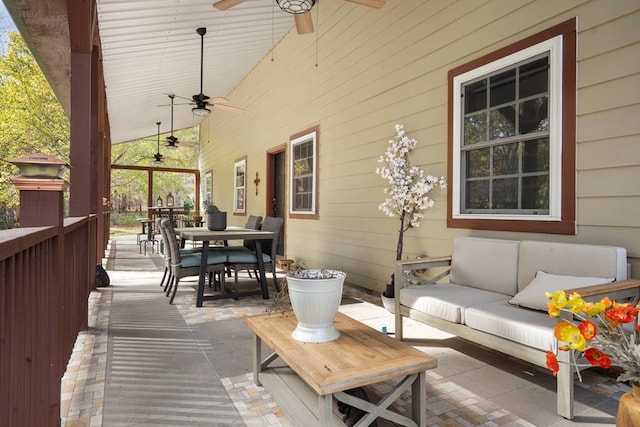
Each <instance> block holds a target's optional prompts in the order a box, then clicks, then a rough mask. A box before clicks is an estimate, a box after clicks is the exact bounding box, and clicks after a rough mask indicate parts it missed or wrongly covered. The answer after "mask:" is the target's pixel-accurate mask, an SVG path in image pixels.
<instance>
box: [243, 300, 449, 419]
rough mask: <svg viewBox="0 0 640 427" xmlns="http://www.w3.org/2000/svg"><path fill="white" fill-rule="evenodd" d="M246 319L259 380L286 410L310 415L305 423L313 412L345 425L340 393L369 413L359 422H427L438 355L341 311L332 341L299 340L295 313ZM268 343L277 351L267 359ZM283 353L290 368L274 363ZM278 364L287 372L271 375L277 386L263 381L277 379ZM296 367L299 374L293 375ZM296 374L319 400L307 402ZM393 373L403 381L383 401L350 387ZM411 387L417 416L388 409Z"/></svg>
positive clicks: (305, 416) (299, 416)
mask: <svg viewBox="0 0 640 427" xmlns="http://www.w3.org/2000/svg"><path fill="white" fill-rule="evenodd" d="M246 321H247V325H248V326H249V329H251V331H252V332H253V334H254V338H253V343H254V352H253V378H254V381H255V383H256V384H257V385H263V384H262V382H264V383H265V384H264V385H265V387H267V389H269V391H270V392H271V394H272V395H273V397H274V398H275V399H276V401H278V403H280V402H283V403H284V405H283V406H286V407H287V408H283V409H284V410H285V412H287V409H288V412H287V414H288V415H293V416H294V418H296V419H298V420H300V419H302V420H304V421H305V423H304V425H309V424H308V422H309V421H310V420H309V414H312V415H313V416H314V418H315V419H317V420H318V425H320V426H323V427H325V426H333V425H344V424H341V421H340V419H339V418H338V417H336V416H335V415H334V414H333V399H332V397H335V398H336V399H337V400H339V401H341V402H344V403H347V404H349V405H351V406H353V407H356V408H359V409H362V410H363V411H365V412H368V414H367V415H366V416H365V417H363V418H362V419H361V420H360V421H359V422H358V423H357V424H356V426H361V425H362V426H368V425H369V424H370V423H371V422H372V421H373V420H375V419H376V418H377V417H381V418H385V419H388V420H390V421H393V422H395V423H397V424H400V425H404V426H420V427H424V426H426V390H425V386H426V384H425V371H426V370H427V369H432V368H435V367H436V366H437V361H436V359H435V358H434V357H432V356H430V355H428V354H426V353H424V352H422V351H420V350H417V349H415V348H413V347H411V346H410V345H407V344H405V343H403V342H401V341H398V340H396V339H393V338H391V337H388V336H387V335H386V334H383V333H381V332H379V331H377V330H375V329H373V328H371V327H369V326H366V325H364V324H362V323H360V322H358V321H356V320H354V319H352V318H350V317H349V316H346V315H344V314H342V313H338V315H337V316H336V318H335V324H336V328H337V329H338V331H340V337H339V338H338V339H337V340H335V341H331V342H327V343H304V342H301V341H297V340H295V339H293V338H292V337H291V333H292V332H293V330H294V329H295V327H296V323H297V321H296V318H295V315H294V314H293V313H284V314H282V313H280V314H264V315H260V316H252V317H248V318H247V319H246ZM262 342H264V343H266V344H267V345H268V346H269V347H270V348H271V349H272V350H273V353H272V354H271V355H269V356H268V357H267V358H266V359H265V360H263V361H262V360H261V347H262ZM278 357H279V358H280V359H281V360H282V361H283V362H284V363H286V364H287V365H288V369H286V368H282V367H281V368H268V366H269V365H270V364H271V363H272V362H273V361H274V360H276V359H277V358H278ZM277 369H280V372H284V373H283V374H278V373H277V372H276V373H275V375H276V376H279V377H280V378H279V379H278V380H277V381H275V382H273V380H269V382H271V383H272V386H271V387H270V386H269V384H267V381H261V377H262V380H266V378H267V377H270V378H272V377H273V375H274V371H276V370H277ZM283 369H286V371H283ZM289 369H290V371H289ZM291 371H292V372H293V373H295V374H296V375H292V374H291ZM286 372H289V374H288V375H287V373H286ZM295 377H299V378H301V379H302V380H303V381H304V383H305V384H306V386H307V387H308V388H310V389H311V390H313V392H314V393H315V395H316V396H317V399H316V401H317V403H314V402H312V404H311V405H308V404H305V403H303V402H302V400H303V399H301V396H302V395H303V394H304V393H305V391H304V390H302V389H301V387H300V386H296V385H295V384H294V383H292V382H291V381H290V379H292V378H295ZM393 378H401V380H400V382H399V383H398V384H397V385H396V386H395V387H394V388H393V389H392V390H391V391H390V392H389V393H387V395H385V396H384V397H383V398H382V399H381V400H380V401H379V402H378V403H377V404H374V403H372V402H367V401H365V400H362V399H359V398H357V397H355V396H352V395H350V394H347V393H345V392H344V391H345V390H349V389H352V388H356V387H361V386H366V385H369V384H375V383H379V382H381V381H386V380H389V379H393ZM298 382H299V380H298ZM409 388H411V400H412V409H411V410H412V418H411V419H409V418H407V417H405V416H403V415H400V414H398V413H397V412H393V411H391V410H389V409H388V408H389V405H391V404H392V403H393V402H394V401H395V400H396V399H397V398H398V397H399V396H400V395H401V394H402V392H404V391H405V390H407V389H409ZM307 392H308V391H307ZM285 395H286V396H285ZM296 402H297V403H296ZM281 406H282V405H281ZM302 406H306V407H304V408H303V407H302ZM291 412H293V414H292V413H291ZM314 412H315V413H314Z"/></svg>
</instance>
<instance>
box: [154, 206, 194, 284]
mask: <svg viewBox="0 0 640 427" xmlns="http://www.w3.org/2000/svg"><path fill="white" fill-rule="evenodd" d="M156 226H157V228H158V230H159V231H160V237H161V241H160V248H161V249H163V250H161V251H160V253H161V254H162V258H163V260H164V274H163V275H162V280H160V286H164V289H163V291H164V292H167V288H168V287H169V282H170V281H171V278H172V277H173V276H172V274H171V251H170V249H169V236H168V235H167V232H166V230H165V229H164V227H162V218H158V219H156ZM178 247H180V243H178ZM201 250H202V248H190V249H180V253H181V254H193V253H198V252H200V251H201Z"/></svg>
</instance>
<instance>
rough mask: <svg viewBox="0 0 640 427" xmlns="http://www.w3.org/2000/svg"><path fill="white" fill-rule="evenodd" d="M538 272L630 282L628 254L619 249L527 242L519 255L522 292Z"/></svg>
mask: <svg viewBox="0 0 640 427" xmlns="http://www.w3.org/2000/svg"><path fill="white" fill-rule="evenodd" d="M538 271H545V272H547V273H551V274H560V275H566V276H584V277H587V276H588V277H613V278H615V280H618V281H620V280H626V279H627V251H626V249H625V248H620V247H615V246H600V245H585V244H577V243H556V242H539V241H533V240H523V241H522V242H521V243H520V254H519V256H518V291H521V290H523V289H524V288H525V287H526V286H527V285H529V283H530V282H531V281H532V280H533V278H534V277H535V275H536V273H537V272H538Z"/></svg>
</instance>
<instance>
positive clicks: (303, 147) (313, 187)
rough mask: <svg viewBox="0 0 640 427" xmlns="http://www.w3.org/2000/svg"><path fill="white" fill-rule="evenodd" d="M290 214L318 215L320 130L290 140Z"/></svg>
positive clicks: (314, 217) (314, 216)
mask: <svg viewBox="0 0 640 427" xmlns="http://www.w3.org/2000/svg"><path fill="white" fill-rule="evenodd" d="M289 153H290V156H289V158H290V174H289V176H290V177H291V178H290V182H289V183H290V187H289V188H290V192H289V194H290V200H289V214H290V215H291V216H293V217H297V218H313V219H316V218H317V215H318V210H317V209H318V207H317V188H318V187H317V186H318V167H317V165H318V154H317V153H318V130H317V128H314V129H311V130H309V131H305V132H303V133H301V134H298V135H294V136H293V137H292V138H291V140H290V151H289Z"/></svg>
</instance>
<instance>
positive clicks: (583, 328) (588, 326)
mask: <svg viewBox="0 0 640 427" xmlns="http://www.w3.org/2000/svg"><path fill="white" fill-rule="evenodd" d="M578 329H579V330H580V333H581V334H582V336H583V337H584V339H586V340H587V341H589V340H592V339H594V338H595V337H596V333H597V332H598V328H597V327H596V324H595V323H593V322H591V321H589V320H583V321H582V322H580V324H579V325H578Z"/></svg>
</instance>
